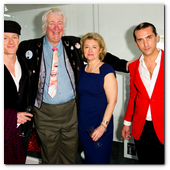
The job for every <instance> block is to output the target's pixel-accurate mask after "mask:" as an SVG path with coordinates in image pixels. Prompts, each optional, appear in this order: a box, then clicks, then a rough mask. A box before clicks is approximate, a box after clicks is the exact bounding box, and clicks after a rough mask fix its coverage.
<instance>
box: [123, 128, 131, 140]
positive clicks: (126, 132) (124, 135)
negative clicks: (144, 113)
mask: <svg viewBox="0 0 170 170" xmlns="http://www.w3.org/2000/svg"><path fill="white" fill-rule="evenodd" d="M129 129H130V126H126V125H123V128H122V136H123V138H124V139H126V140H127V139H129V138H130V137H131V134H130V132H129Z"/></svg>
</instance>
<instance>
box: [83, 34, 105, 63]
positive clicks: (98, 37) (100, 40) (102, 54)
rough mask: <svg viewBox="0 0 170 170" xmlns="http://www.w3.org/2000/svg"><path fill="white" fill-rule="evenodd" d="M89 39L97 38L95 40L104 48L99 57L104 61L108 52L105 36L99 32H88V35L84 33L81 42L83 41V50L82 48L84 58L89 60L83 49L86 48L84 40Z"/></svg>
mask: <svg viewBox="0 0 170 170" xmlns="http://www.w3.org/2000/svg"><path fill="white" fill-rule="evenodd" d="M87 39H92V40H95V41H97V42H98V43H99V47H100V48H102V52H101V53H100V54H99V59H100V60H101V61H103V60H104V57H105V55H106V53H107V50H106V45H105V42H104V39H103V37H102V36H101V35H100V34H98V33H87V34H86V35H84V36H83V37H82V38H81V40H80V43H81V50H82V58H83V60H85V61H87V59H86V58H85V56H84V49H83V48H84V42H85V41H86V40H87Z"/></svg>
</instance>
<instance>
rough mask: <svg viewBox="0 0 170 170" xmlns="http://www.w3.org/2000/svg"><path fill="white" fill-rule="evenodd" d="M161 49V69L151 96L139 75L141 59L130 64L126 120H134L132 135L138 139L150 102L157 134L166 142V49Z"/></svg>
mask: <svg viewBox="0 0 170 170" xmlns="http://www.w3.org/2000/svg"><path fill="white" fill-rule="evenodd" d="M161 51H162V56H161V63H160V70H159V73H158V77H157V80H156V83H155V87H154V90H153V93H152V96H151V98H149V96H148V93H147V91H146V88H145V86H144V84H143V82H142V79H141V77H140V75H139V59H138V60H136V61H134V62H133V63H131V64H130V65H129V71H130V98H129V102H128V106H127V110H126V114H125V117H124V120H126V121H130V122H132V135H133V137H134V138H135V139H136V140H138V139H139V138H140V136H141V133H142V131H143V127H144V124H145V120H146V116H147V111H148V107H149V104H150V107H151V115H152V122H153V126H154V129H155V132H156V135H157V137H158V139H159V140H160V142H161V143H162V144H164V51H163V50H161Z"/></svg>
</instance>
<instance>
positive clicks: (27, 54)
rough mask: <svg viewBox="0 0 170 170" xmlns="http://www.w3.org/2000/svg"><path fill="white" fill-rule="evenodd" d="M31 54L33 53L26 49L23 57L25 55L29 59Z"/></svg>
mask: <svg viewBox="0 0 170 170" xmlns="http://www.w3.org/2000/svg"><path fill="white" fill-rule="evenodd" d="M32 56H33V53H32V51H30V50H28V51H27V52H26V53H25V57H26V58H27V59H31V58H32Z"/></svg>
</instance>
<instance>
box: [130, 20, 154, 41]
mask: <svg viewBox="0 0 170 170" xmlns="http://www.w3.org/2000/svg"><path fill="white" fill-rule="evenodd" d="M147 27H152V30H153V33H154V34H155V36H156V35H157V31H156V28H155V26H154V25H153V24H151V23H149V22H142V23H140V24H139V25H138V26H136V28H135V29H134V31H133V37H134V40H135V41H136V35H135V31H137V30H141V29H145V28H147Z"/></svg>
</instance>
